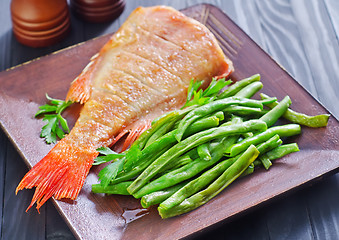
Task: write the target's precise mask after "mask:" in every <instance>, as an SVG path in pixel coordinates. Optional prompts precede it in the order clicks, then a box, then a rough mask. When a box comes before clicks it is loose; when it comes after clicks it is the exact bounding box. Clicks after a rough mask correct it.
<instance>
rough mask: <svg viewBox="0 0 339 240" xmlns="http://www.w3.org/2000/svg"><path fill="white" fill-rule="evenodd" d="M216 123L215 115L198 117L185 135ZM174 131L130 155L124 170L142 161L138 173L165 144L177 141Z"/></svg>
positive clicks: (168, 144)
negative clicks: (138, 152)
mask: <svg viewBox="0 0 339 240" xmlns="http://www.w3.org/2000/svg"><path fill="white" fill-rule="evenodd" d="M218 125H219V119H218V118H217V117H216V116H211V117H207V118H202V119H199V121H196V122H195V123H193V124H192V125H191V126H190V127H189V128H188V129H187V133H186V134H185V135H191V134H193V133H195V132H199V131H201V130H204V129H208V128H211V127H216V126H218ZM176 131H177V130H173V131H171V132H169V133H167V134H165V135H164V136H162V137H160V138H158V139H157V140H155V141H154V142H153V143H152V144H150V145H149V146H147V147H146V148H144V149H143V150H142V152H141V154H140V155H138V156H137V155H134V156H131V158H130V160H128V161H127V162H126V163H125V165H124V169H125V171H126V172H128V171H130V170H131V169H132V168H134V167H136V166H137V165H138V163H139V162H142V163H141V165H142V167H138V173H140V171H142V170H144V169H145V168H146V167H147V166H148V165H149V164H150V163H151V162H152V161H153V160H154V157H153V156H154V155H156V154H157V153H158V152H161V151H162V149H164V147H165V146H172V145H174V143H176V142H177V141H176V139H175V133H176ZM131 149H132V147H131ZM154 153H155V154H154ZM138 173H137V174H138ZM134 176H136V175H134Z"/></svg>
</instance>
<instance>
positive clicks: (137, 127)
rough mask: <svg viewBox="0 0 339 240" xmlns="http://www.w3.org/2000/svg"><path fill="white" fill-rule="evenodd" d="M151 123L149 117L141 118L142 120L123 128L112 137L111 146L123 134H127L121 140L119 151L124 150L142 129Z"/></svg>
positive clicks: (147, 127)
mask: <svg viewBox="0 0 339 240" xmlns="http://www.w3.org/2000/svg"><path fill="white" fill-rule="evenodd" d="M151 123H152V120H151V119H147V120H145V119H143V120H142V121H138V122H136V123H134V124H132V125H131V126H129V127H127V128H125V129H124V130H122V131H121V132H120V133H119V134H118V135H117V136H116V137H115V138H114V141H113V142H112V144H111V146H113V145H115V144H116V143H117V142H118V141H119V140H120V139H121V138H122V137H123V136H125V135H126V134H127V136H126V138H125V140H124V141H123V142H122V147H121V150H120V152H123V151H125V150H126V149H127V148H128V147H129V146H130V145H131V144H132V143H133V142H134V141H135V140H136V139H137V138H138V137H139V136H140V135H141V134H142V133H143V132H144V131H146V130H147V129H149V128H150V127H151Z"/></svg>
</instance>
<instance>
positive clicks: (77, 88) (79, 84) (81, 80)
mask: <svg viewBox="0 0 339 240" xmlns="http://www.w3.org/2000/svg"><path fill="white" fill-rule="evenodd" d="M97 57H98V54H96V55H94V56H93V57H92V58H91V61H90V62H89V64H87V66H86V67H85V68H84V70H82V72H81V73H80V75H79V76H78V77H77V78H75V79H74V80H73V82H72V83H71V87H70V89H69V91H68V93H67V96H66V101H72V102H79V103H81V104H83V103H85V102H86V101H87V100H88V99H89V97H90V96H91V75H92V73H93V71H94V69H95V65H96V63H97Z"/></svg>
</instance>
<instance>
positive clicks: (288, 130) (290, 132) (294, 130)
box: [225, 124, 301, 157]
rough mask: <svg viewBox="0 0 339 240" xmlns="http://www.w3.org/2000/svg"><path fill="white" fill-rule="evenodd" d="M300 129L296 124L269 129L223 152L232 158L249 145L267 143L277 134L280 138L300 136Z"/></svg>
mask: <svg viewBox="0 0 339 240" xmlns="http://www.w3.org/2000/svg"><path fill="white" fill-rule="evenodd" d="M300 132H301V128H300V125H298V124H286V125H281V126H276V127H271V128H269V129H267V130H266V131H264V132H261V133H257V134H255V135H253V137H249V138H245V139H243V140H242V141H240V142H238V143H236V144H234V145H233V146H230V147H229V148H228V149H226V151H225V155H226V156H228V157H233V156H236V155H238V154H239V153H241V152H243V151H244V150H245V149H246V148H248V147H249V146H250V145H251V144H254V145H257V144H260V143H262V142H264V141H267V140H268V139H270V138H271V137H273V136H274V135H275V134H278V135H279V136H280V137H290V136H294V135H297V134H300Z"/></svg>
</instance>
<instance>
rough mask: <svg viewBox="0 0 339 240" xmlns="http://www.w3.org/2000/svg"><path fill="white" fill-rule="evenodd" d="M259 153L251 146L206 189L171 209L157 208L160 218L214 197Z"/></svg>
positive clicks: (187, 210)
mask: <svg viewBox="0 0 339 240" xmlns="http://www.w3.org/2000/svg"><path fill="white" fill-rule="evenodd" d="M258 155H259V151H258V150H257V149H256V148H255V147H254V146H253V145H251V146H250V147H249V148H248V149H247V150H246V151H245V152H244V153H243V154H242V155H241V157H239V158H238V160H237V161H235V162H234V163H233V164H232V165H231V166H230V167H229V168H227V170H226V171H225V172H224V173H223V174H222V175H221V176H220V177H218V178H217V179H216V180H215V181H214V182H213V183H212V184H210V185H209V186H208V187H207V188H206V189H204V190H202V191H200V192H198V193H196V194H194V195H192V196H191V197H189V198H186V199H185V200H183V201H182V202H181V203H180V204H178V205H176V206H174V207H171V208H168V209H167V208H163V207H162V206H161V204H160V205H159V207H158V211H159V214H160V216H161V217H162V218H169V217H173V216H176V215H179V214H183V213H186V212H189V211H191V210H193V209H195V208H197V207H199V206H201V205H203V204H205V203H206V202H208V201H209V200H210V199H212V198H213V197H214V196H216V195H217V194H218V193H219V192H221V191H222V190H223V189H224V188H226V187H227V186H228V185H229V184H231V183H232V182H233V181H234V180H235V179H236V178H237V177H239V176H240V175H241V174H242V173H243V172H244V171H245V170H246V169H247V168H248V166H249V165H250V164H251V163H252V162H253V161H254V160H255V159H256V158H257V156H258Z"/></svg>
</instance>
